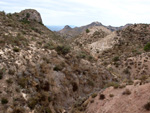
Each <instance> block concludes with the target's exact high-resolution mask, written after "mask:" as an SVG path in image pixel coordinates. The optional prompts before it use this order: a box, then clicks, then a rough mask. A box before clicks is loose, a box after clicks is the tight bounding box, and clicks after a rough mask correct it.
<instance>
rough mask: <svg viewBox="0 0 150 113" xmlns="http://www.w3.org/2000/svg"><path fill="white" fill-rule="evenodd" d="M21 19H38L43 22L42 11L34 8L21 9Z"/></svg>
mask: <svg viewBox="0 0 150 113" xmlns="http://www.w3.org/2000/svg"><path fill="white" fill-rule="evenodd" d="M19 20H28V21H37V22H40V23H42V18H41V15H40V13H39V12H37V11H36V10H34V9H26V10H23V11H21V12H20V17H19Z"/></svg>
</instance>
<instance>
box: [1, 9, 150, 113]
mask: <svg viewBox="0 0 150 113" xmlns="http://www.w3.org/2000/svg"><path fill="white" fill-rule="evenodd" d="M65 29H67V30H66V31H65V30H64V31H62V32H64V33H65V32H66V34H65V35H66V36H68V37H71V38H70V39H66V38H64V37H62V35H58V34H57V33H54V32H52V31H50V30H49V29H48V28H47V27H45V26H44V25H43V23H42V18H41V16H40V14H39V13H38V12H37V11H36V10H33V9H27V10H23V11H21V12H20V13H14V14H5V12H0V113H134V112H136V113H141V112H142V113H148V112H149V110H150V100H149V80H150V75H149V72H150V64H149V62H150V53H149V51H150V44H149V43H148V42H150V25H147V24H135V25H130V26H128V27H126V28H122V30H117V31H112V30H110V29H108V28H107V27H105V26H103V25H102V24H101V23H98V22H95V23H92V24H90V25H89V26H83V27H81V28H79V29H78V28H74V29H76V30H75V31H76V32H74V31H73V30H72V28H70V27H69V26H66V27H65ZM68 30H71V31H70V32H73V33H75V34H76V33H77V35H78V36H77V35H76V36H75V37H74V35H71V36H70V35H68V34H67V32H68ZM79 32H80V33H79ZM71 34H72V33H71ZM72 36H73V37H74V38H73V37H72ZM114 103H115V104H114ZM118 108H119V109H118Z"/></svg>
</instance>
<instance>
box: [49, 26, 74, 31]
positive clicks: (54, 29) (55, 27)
mask: <svg viewBox="0 0 150 113" xmlns="http://www.w3.org/2000/svg"><path fill="white" fill-rule="evenodd" d="M69 26H70V27H71V28H74V27H75V26H74V25H69ZM64 27H65V25H64V26H47V28H49V29H50V30H51V31H60V30H62V29H63V28H64Z"/></svg>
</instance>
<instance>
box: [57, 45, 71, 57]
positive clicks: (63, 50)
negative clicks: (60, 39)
mask: <svg viewBox="0 0 150 113" xmlns="http://www.w3.org/2000/svg"><path fill="white" fill-rule="evenodd" d="M56 51H57V53H58V54H63V55H66V54H68V53H69V52H70V47H69V46H66V45H59V46H57V47H56Z"/></svg>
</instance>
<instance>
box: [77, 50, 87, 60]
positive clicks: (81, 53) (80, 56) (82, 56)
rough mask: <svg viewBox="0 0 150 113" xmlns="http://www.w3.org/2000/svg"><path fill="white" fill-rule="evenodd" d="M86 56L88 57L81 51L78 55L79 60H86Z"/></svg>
mask: <svg viewBox="0 0 150 113" xmlns="http://www.w3.org/2000/svg"><path fill="white" fill-rule="evenodd" d="M86 56H87V54H86V53H85V52H83V51H81V52H79V53H78V54H77V58H86Z"/></svg>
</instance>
